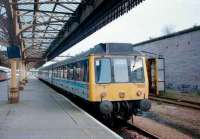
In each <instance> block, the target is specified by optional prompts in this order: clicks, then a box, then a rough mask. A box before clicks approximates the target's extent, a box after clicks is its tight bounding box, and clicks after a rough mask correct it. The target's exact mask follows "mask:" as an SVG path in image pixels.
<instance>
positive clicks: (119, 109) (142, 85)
mask: <svg viewBox="0 0 200 139" xmlns="http://www.w3.org/2000/svg"><path fill="white" fill-rule="evenodd" d="M93 61H94V81H95V83H94V86H93V90H92V92H91V98H92V99H93V101H98V102H99V109H100V112H101V113H103V114H114V115H117V116H121V117H128V116H131V115H133V114H137V112H139V111H148V110H149V109H150V108H151V103H150V101H149V100H148V77H147V70H146V66H145V65H146V63H145V58H144V57H142V56H103V57H95V58H94V59H93Z"/></svg>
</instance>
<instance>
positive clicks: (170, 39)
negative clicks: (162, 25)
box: [134, 26, 200, 92]
mask: <svg viewBox="0 0 200 139" xmlns="http://www.w3.org/2000/svg"><path fill="white" fill-rule="evenodd" d="M134 49H135V50H138V51H143V52H146V53H153V54H156V55H161V56H162V57H164V59H165V86H166V89H172V90H176V91H181V92H196V91H198V92H199V91H200V26H197V27H193V28H189V29H186V30H183V31H180V32H176V33H173V34H169V35H166V36H162V37H159V38H154V39H151V40H147V41H144V42H141V43H138V44H135V45H134Z"/></svg>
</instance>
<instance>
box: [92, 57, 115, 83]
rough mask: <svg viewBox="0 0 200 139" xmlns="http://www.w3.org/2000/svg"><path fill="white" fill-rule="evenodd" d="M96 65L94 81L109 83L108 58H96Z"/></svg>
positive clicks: (109, 69)
mask: <svg viewBox="0 0 200 139" xmlns="http://www.w3.org/2000/svg"><path fill="white" fill-rule="evenodd" d="M95 65H96V82H97V83H109V82H111V64H110V59H107V58H103V59H97V60H96V62H95Z"/></svg>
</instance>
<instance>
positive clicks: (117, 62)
mask: <svg viewBox="0 0 200 139" xmlns="http://www.w3.org/2000/svg"><path fill="white" fill-rule="evenodd" d="M113 66H114V80H115V82H129V77H128V64H127V59H126V58H115V59H113Z"/></svg>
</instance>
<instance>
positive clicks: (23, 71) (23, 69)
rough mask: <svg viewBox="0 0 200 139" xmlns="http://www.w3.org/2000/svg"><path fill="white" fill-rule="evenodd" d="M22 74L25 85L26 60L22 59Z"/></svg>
mask: <svg viewBox="0 0 200 139" xmlns="http://www.w3.org/2000/svg"><path fill="white" fill-rule="evenodd" d="M22 76H23V79H22V81H23V85H25V84H26V82H25V63H24V61H22Z"/></svg>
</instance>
